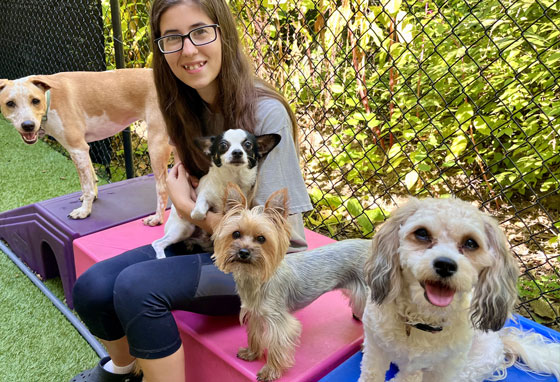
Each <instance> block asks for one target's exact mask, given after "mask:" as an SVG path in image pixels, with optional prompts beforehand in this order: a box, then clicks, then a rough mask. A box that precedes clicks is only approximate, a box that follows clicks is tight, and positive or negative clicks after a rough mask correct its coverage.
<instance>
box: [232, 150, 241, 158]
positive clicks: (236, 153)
mask: <svg viewBox="0 0 560 382" xmlns="http://www.w3.org/2000/svg"><path fill="white" fill-rule="evenodd" d="M231 156H232V157H234V158H235V159H239V158H241V157H242V156H243V151H241V150H233V151H232V152H231Z"/></svg>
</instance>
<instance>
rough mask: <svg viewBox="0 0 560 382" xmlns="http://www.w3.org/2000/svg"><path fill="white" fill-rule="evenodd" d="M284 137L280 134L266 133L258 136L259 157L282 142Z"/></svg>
mask: <svg viewBox="0 0 560 382" xmlns="http://www.w3.org/2000/svg"><path fill="white" fill-rule="evenodd" d="M281 139H282V137H281V136H280V134H264V135H259V136H258V137H257V150H258V155H259V158H262V157H264V156H265V155H266V154H268V153H269V152H271V151H272V149H273V148H275V147H276V145H278V143H280V140H281Z"/></svg>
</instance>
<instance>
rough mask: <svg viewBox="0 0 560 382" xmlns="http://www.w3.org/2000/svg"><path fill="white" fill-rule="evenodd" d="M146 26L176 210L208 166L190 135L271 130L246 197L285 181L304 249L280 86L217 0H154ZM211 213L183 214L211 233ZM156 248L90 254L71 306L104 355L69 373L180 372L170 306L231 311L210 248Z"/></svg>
mask: <svg viewBox="0 0 560 382" xmlns="http://www.w3.org/2000/svg"><path fill="white" fill-rule="evenodd" d="M151 29H152V38H153V40H154V42H155V43H154V49H153V53H154V60H153V66H154V76H155V83H156V87H157V91H158V97H159V104H160V107H161V109H162V111H163V114H164V116H165V119H166V123H167V129H168V133H169V136H170V139H171V141H172V142H173V144H174V145H175V148H176V151H177V153H178V156H179V159H180V163H178V164H177V165H175V166H174V167H173V168H172V169H171V171H170V173H169V175H168V177H167V186H168V190H169V196H170V198H171V200H172V201H173V204H174V205H175V207H176V208H177V211H178V213H179V214H180V216H183V217H184V218H186V219H189V220H191V219H190V212H191V210H192V209H193V207H194V199H195V198H194V197H193V195H194V192H193V190H194V188H193V185H196V184H197V179H198V178H199V177H201V176H202V175H204V174H205V172H206V171H207V170H208V167H209V162H208V160H207V158H206V157H205V156H204V155H203V154H202V153H201V152H200V151H199V150H198V149H196V148H195V146H194V144H193V138H194V137H198V136H206V135H214V134H216V133H218V132H222V131H224V130H226V129H228V128H242V129H246V130H248V131H251V132H252V133H253V134H255V135H261V134H268V133H277V134H280V135H281V136H282V140H281V142H280V143H279V145H278V146H277V147H276V148H275V149H274V150H272V152H271V153H270V154H269V155H268V156H267V157H266V158H265V159H264V160H263V162H262V163H261V165H260V167H259V175H258V179H257V190H258V191H257V195H256V197H255V204H264V202H265V200H266V198H267V197H268V196H269V195H270V194H271V193H272V192H274V191H276V190H278V189H280V188H283V187H287V188H288V191H289V198H290V206H289V207H290V218H289V219H290V222H291V225H292V230H293V235H292V241H291V247H290V251H300V250H304V249H305V248H306V243H305V236H304V232H303V220H302V216H301V213H302V212H304V211H308V210H310V209H311V208H312V206H311V203H310V201H309V197H308V195H307V191H306V188H305V184H304V182H303V178H302V175H301V172H300V168H299V161H298V150H297V147H296V142H297V130H296V124H295V118H294V115H293V113H292V112H291V110H290V108H289V106H288V105H287V103H286V101H285V100H284V99H283V98H282V96H280V95H279V94H278V93H276V92H275V91H274V90H273V89H271V88H270V87H268V86H267V85H266V84H264V83H263V82H261V81H259V80H257V79H256V78H255V77H254V75H253V72H252V70H251V68H250V66H249V64H248V62H247V60H246V58H245V56H244V54H243V52H242V47H241V45H240V42H239V37H238V35H237V30H236V25H235V22H234V20H233V16H232V14H231V11H230V9H229V7H228V5H227V3H226V2H225V0H199V1H194V0H154V2H153V6H152V14H151ZM219 219H220V215H219V214H216V213H208V215H207V217H206V219H205V220H203V221H191V222H192V223H194V224H196V225H198V226H199V227H200V228H201V229H204V230H206V231H208V232H210V233H211V232H212V227H213V226H214V225H215V223H216V222H217V221H218V220H219ZM166 256H167V257H166V258H164V259H161V260H157V259H155V252H154V250H153V248H152V247H151V245H147V246H144V247H140V248H137V249H134V250H131V251H128V252H126V253H123V254H121V255H119V256H117V257H114V258H112V259H108V260H106V261H103V262H100V263H98V264H96V265H94V266H92V267H91V268H90V269H89V270H88V271H87V272H85V273H84V274H83V275H82V276H81V277H80V278H79V279H78V280H77V282H76V285H75V286H74V291H73V298H74V304H75V308H76V311H77V312H78V314H79V315H80V317H81V318H82V320H83V321H84V323H85V324H86V325H87V326H88V328H89V329H90V331H91V332H92V333H93V334H94V335H96V336H97V337H98V338H100V340H101V342H102V343H103V344H104V345H105V346H106V348H107V351H108V353H109V355H110V357H108V358H105V359H102V360H101V361H100V363H99V364H98V365H97V366H95V367H94V368H93V369H89V370H86V371H84V372H82V373H80V374H79V375H77V376H76V377H74V378H73V379H72V381H88V382H99V381H115V382H117V381H123V382H124V381H130V382H133V381H140V380H141V377H140V376H135V375H134V374H133V372H132V370H133V369H134V365H135V362H138V363H139V364H140V367H141V369H142V371H143V373H144V380H146V381H148V382H159V381H162V382H163V381H165V382H181V381H184V367H185V365H184V353H183V347H182V344H181V339H180V337H179V332H178V330H177V326H176V324H175V321H174V319H173V316H172V315H171V311H172V310H175V309H180V310H187V311H192V312H197V313H201V314H208V315H227V314H237V313H238V312H239V308H240V300H239V297H238V296H237V294H236V293H235V285H234V281H233V278H232V276H231V275H226V274H223V273H221V272H220V271H219V270H218V269H217V268H216V267H215V266H214V264H213V262H212V260H211V257H210V256H211V254H208V253H201V254H186V253H185V251H184V247H183V246H182V244H178V245H173V246H170V247H168V248H167V249H166Z"/></svg>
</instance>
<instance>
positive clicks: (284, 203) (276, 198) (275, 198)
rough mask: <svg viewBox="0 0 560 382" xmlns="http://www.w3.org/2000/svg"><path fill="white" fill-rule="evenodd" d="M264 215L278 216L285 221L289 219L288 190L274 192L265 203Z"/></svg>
mask: <svg viewBox="0 0 560 382" xmlns="http://www.w3.org/2000/svg"><path fill="white" fill-rule="evenodd" d="M264 213H268V214H270V213H272V214H278V215H280V216H282V217H283V218H284V219H287V218H288V189H287V188H282V189H281V190H278V191H275V192H273V193H272V194H271V195H270V196H269V197H268V199H267V200H266V202H265V203H264Z"/></svg>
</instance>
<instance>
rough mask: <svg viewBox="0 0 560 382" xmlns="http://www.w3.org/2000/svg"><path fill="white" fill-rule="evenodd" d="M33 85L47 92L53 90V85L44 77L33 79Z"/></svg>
mask: <svg viewBox="0 0 560 382" xmlns="http://www.w3.org/2000/svg"><path fill="white" fill-rule="evenodd" d="M31 83H32V84H33V85H35V86H37V87H38V88H40V89H42V90H43V91H45V92H46V91H47V90H49V89H50V88H52V85H51V84H50V83H49V80H48V79H46V78H45V77H44V76H34V77H33V78H32V79H31Z"/></svg>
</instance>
